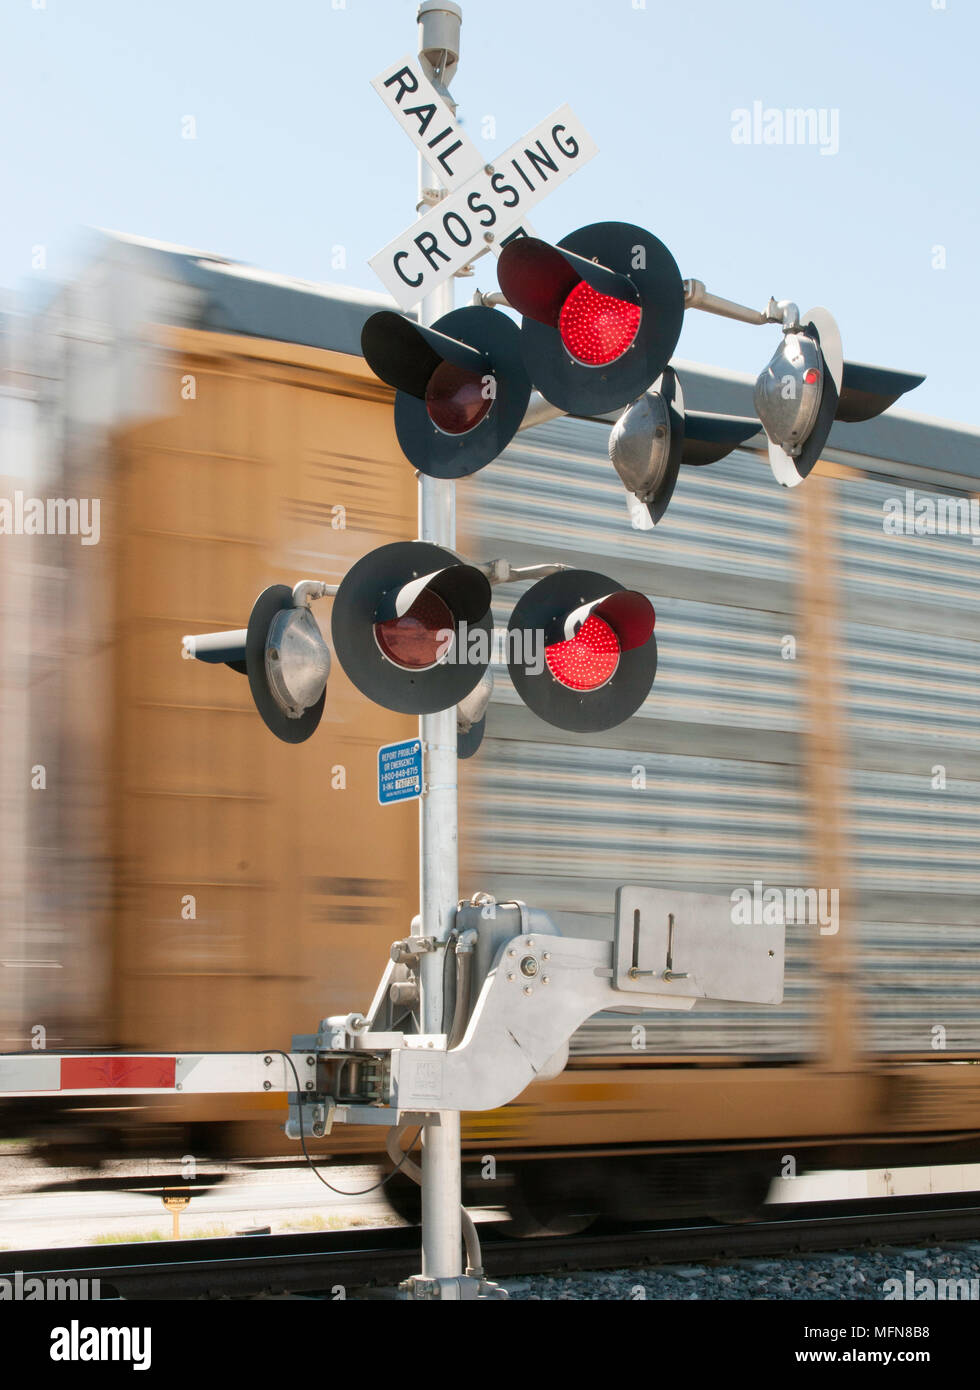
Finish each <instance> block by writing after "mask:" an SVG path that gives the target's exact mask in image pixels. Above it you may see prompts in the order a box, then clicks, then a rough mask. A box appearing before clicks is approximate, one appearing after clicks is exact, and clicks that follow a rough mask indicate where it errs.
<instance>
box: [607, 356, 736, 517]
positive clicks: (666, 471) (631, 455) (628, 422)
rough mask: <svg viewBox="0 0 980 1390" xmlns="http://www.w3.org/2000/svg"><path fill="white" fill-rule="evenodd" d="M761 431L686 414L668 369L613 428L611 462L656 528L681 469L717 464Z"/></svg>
mask: <svg viewBox="0 0 980 1390" xmlns="http://www.w3.org/2000/svg"><path fill="white" fill-rule="evenodd" d="M759 428H760V426H759V422H758V420H750V419H743V418H742V417H740V416H737V415H709V414H706V413H702V412H698V411H686V412H685V410H684V393H683V391H682V389H681V383H680V379H679V378H678V376H677V373H676V372H675V371H674V370H673V368H671V367H666V368H665V369H664V372H663V374H662V375H661V376H660V378H659V379H658V380H657V381H655V382H654V384H653V385H652V386H651V387H650V389H649V391H645V392H644V394H643V395H642V396H641V397H640V399H639V400H638V401H634V402H633V404H632V405H631V406H629V407H628V409H627V410H625V411H624V412H623V414H622V415H621V416H620V417H619V419H618V420H617V421H616V423H615V424H614V425H613V427H612V429H611V431H610V433H609V457H610V459H611V460H612V464H613V467H614V468H615V469H616V472H617V473H618V474H619V476H620V479H621V480H622V483H623V486H624V487H625V488H626V491H627V492H628V493H629V494H630V496H631V498H635V499H636V500H637V501H638V502H639V503H640V504H641V505H642V506H645V507H646V508H647V511H648V513H649V516H650V523H653V524H655V523H656V522H658V521H659V520H660V519H661V517H662V516H663V514H664V512H665V511H666V510H667V507H668V504H669V503H670V499H671V497H672V496H673V492H674V487H675V485H676V482H677V475H678V473H679V471H680V467H681V464H688V465H699V466H703V465H705V464H709V463H716V462H717V461H718V460H719V459H721V458H724V457H725V455H726V454H730V453H731V451H732V450H733V449H735V448H737V447H738V445H739V444H742V443H744V442H745V440H746V439H750V438H751V437H752V435H754V434H758V432H759ZM631 510H632V505H631ZM650 523H647V525H649V524H650Z"/></svg>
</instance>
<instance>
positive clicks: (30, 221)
mask: <svg viewBox="0 0 980 1390" xmlns="http://www.w3.org/2000/svg"><path fill="white" fill-rule="evenodd" d="M945 2H946V8H945V9H944V8H942V7H941V4H942V0H673V3H665V0H646V3H645V5H642V4H641V0H492V2H491V0H463V42H462V49H463V56H462V62H461V66H460V71H459V74H458V75H457V78H456V81H455V84H454V91H455V94H456V96H457V99H458V101H459V107H460V115H461V117H462V118H463V119H464V121H465V122H466V123H467V126H468V129H469V131H470V134H471V135H472V137H473V138H474V139H475V140H476V141H477V143H480V142H481V128H482V122H483V118H484V117H485V116H488V115H489V116H493V117H494V118H495V121H496V136H495V138H494V139H493V140H488V141H486V142H483V144H482V147H483V148H486V150H487V154H488V157H489V156H491V155H492V154H494V153H496V152H498V151H500V150H502V149H504V148H506V146H507V145H508V144H510V143H511V142H512V141H513V140H515V139H517V138H518V137H520V136H521V135H522V134H523V133H524V131H525V130H527V129H529V128H530V127H531V126H533V125H534V124H536V123H537V122H538V121H539V120H540V119H541V118H542V117H543V116H545V115H547V114H548V113H549V112H550V111H552V110H553V109H554V108H555V107H556V106H558V105H560V104H561V103H562V102H564V101H569V102H570V103H571V104H572V106H573V107H574V109H575V111H576V113H577V114H578V116H579V117H580V118H581V120H582V121H583V122H584V124H585V125H586V127H587V128H588V129H589V130H590V132H591V133H592V135H593V137H594V138H595V140H596V141H597V143H598V145H599V149H600V153H599V155H598V156H597V158H596V159H594V160H593V161H592V163H591V164H589V165H588V166H586V167H585V168H584V169H582V170H581V171H580V172H578V173H577V174H576V175H575V176H574V177H573V178H571V179H570V180H569V181H568V182H567V183H566V184H565V185H564V187H563V188H561V189H559V190H557V191H556V192H555V193H554V194H553V195H551V196H550V197H549V198H547V199H546V200H545V201H544V202H543V203H542V204H540V205H539V207H538V208H537V209H536V210H535V212H534V214H533V222H534V225H535V228H536V229H537V231H538V233H539V234H540V235H542V236H545V237H547V238H550V239H557V238H558V237H560V236H561V235H563V234H564V233H566V232H568V231H570V230H572V229H573V228H574V227H576V226H579V225H581V224H582V223H585V222H589V221H594V220H598V219H601V218H606V217H608V218H614V219H622V220H624V221H633V222H637V223H640V224H641V225H644V226H647V227H649V228H650V229H651V230H653V231H655V232H656V234H657V235H658V236H659V237H660V238H661V239H662V240H663V241H665V242H666V243H667V245H668V246H669V247H670V248H671V250H672V251H673V253H674V256H675V258H676V260H677V262H678V264H679V266H680V269H681V273H682V274H683V275H685V276H692V277H697V278H699V279H701V280H704V281H705V282H706V283H707V285H708V287H709V289H712V290H715V291H716V292H717V293H720V294H723V295H725V296H727V297H729V298H735V299H740V300H742V301H743V302H746V303H749V304H753V305H760V306H761V305H762V304H764V303H765V302H766V300H767V299H768V297H769V295H770V294H775V295H776V297H777V298H789V299H794V300H796V302H797V303H798V304H799V305H800V307H801V308H808V307H810V306H811V305H814V304H824V305H826V306H827V307H828V308H830V309H831V310H832V311H833V312H834V313H835V314H836V316H837V318H838V321H839V323H840V326H841V330H842V335H843V340H844V348H845V353H846V355H847V356H848V357H851V358H853V359H854V360H857V361H866V362H877V363H880V364H881V365H884V366H890V367H898V368H904V369H908V370H917V371H924V372H926V373H928V375H929V380H928V381H927V382H926V383H925V385H924V386H922V387H921V388H920V389H919V390H918V391H917V392H916V393H915V395H914V396H910V397H908V398H907V404H908V407H909V408H910V409H915V410H917V411H921V412H925V413H928V414H932V415H938V416H944V417H947V418H949V419H955V420H963V421H967V422H970V423H972V424H980V396H978V393H977V390H976V387H975V381H976V375H977V373H976V364H975V361H974V357H973V353H972V351H970V343H971V339H972V334H973V332H975V329H974V327H973V325H974V323H975V321H976V319H977V316H978V308H980V259H978V246H980V236H978V231H980V228H978V221H980V219H978V203H980V195H978V184H980V179H978V170H980V155H978V149H980V115H978V110H980V107H978V100H977V87H978V74H977V62H978V55H980V4H978V3H977V0H945ZM41 4H42V0H33V3H32V0H0V44H2V49H3V53H4V55H5V61H4V65H3V69H4V75H3V82H2V83H0V122H2V129H3V131H4V139H3V142H2V151H0V179H2V183H0V187H2V189H3V205H4V211H3V217H2V220H0V285H2V286H6V287H9V288H15V289H20V290H31V289H32V287H33V289H35V290H36V289H41V288H43V285H44V284H50V283H51V282H52V281H54V280H57V279H60V278H65V277H67V276H68V275H70V274H71V271H72V269H73V267H74V266H76V265H77V264H78V258H79V255H80V254H81V250H82V248H83V246H84V244H85V243H84V237H83V234H82V229H83V228H84V227H85V226H87V225H88V226H104V227H110V228H114V229H118V230H122V231H127V232H132V233H136V234H138V235H141V236H147V237H153V238H159V239H161V240H165V241H171V242H177V243H181V244H186V245H190V246H195V247H198V248H201V249H205V250H209V251H213V252H217V253H220V254H223V255H226V256H229V257H231V258H233V259H236V260H243V261H247V262H250V263H252V264H255V265H258V266H261V267H263V268H266V269H270V270H275V271H279V272H282V273H284V274H289V275H296V276H300V277H302V278H304V279H309V280H319V281H334V282H342V283H346V284H349V285H357V286H361V287H364V288H378V289H379V288H380V285H379V284H377V282H375V281H374V277H373V275H372V272H371V271H370V269H369V267H368V265H367V258H368V257H369V256H371V255H373V254H374V252H375V251H377V250H379V249H380V248H381V247H382V246H383V245H384V244H385V243H387V242H388V241H389V240H391V239H392V238H393V237H394V236H395V235H396V234H397V233H398V232H399V231H401V230H402V229H403V227H405V226H406V225H407V224H408V223H409V222H410V221H411V220H412V218H413V216H414V205H415V179H416V161H415V154H414V150H413V148H412V147H411V145H410V144H409V142H408V140H407V139H406V137H405V136H404V135H403V134H402V133H401V132H400V131H399V130H398V129H397V127H396V126H395V123H394V121H393V119H392V117H391V116H390V115H389V114H388V112H387V111H386V110H385V108H384V107H383V105H382V103H381V101H380V100H379V98H378V97H377V96H376V94H375V93H374V92H373V91H372V90H371V87H370V86H369V79H370V78H371V77H373V76H374V75H375V74H376V73H377V72H378V71H379V70H380V69H381V68H382V67H384V66H385V65H386V64H387V63H388V62H389V61H391V60H392V59H395V58H397V57H399V56H400V55H401V54H402V53H403V52H406V51H409V50H414V48H415V34H416V28H415V15H416V4H415V3H414V0H346V3H345V4H343V5H342V4H341V2H340V0H139V3H136V2H135V0H84V2H83V3H80V2H79V0H45V3H44V4H43V7H41V8H34V6H35V5H38V6H40V5H41ZM335 6H336V8H335ZM934 6H940V7H939V8H934ZM756 101H759V102H761V103H762V105H763V107H766V108H778V109H785V108H787V107H814V108H817V109H821V108H822V109H824V110H825V111H827V112H828V113H830V112H834V111H836V112H837V113H838V115H837V120H838V122H839V151H838V152H837V153H836V154H833V155H824V154H822V153H821V150H820V147H819V146H802V147H800V146H789V145H778V144H769V145H765V144H760V145H740V144H735V143H733V140H732V130H733V122H732V112H733V111H735V110H736V109H739V108H748V109H751V107H752V105H753V102H756ZM187 115H192V116H193V117H194V118H195V122H196V132H197V138H196V139H194V140H187V139H182V138H181V121H182V118H183V117H184V116H187ZM39 244H42V245H44V246H45V247H46V249H47V268H46V270H44V271H35V270H32V268H31V251H32V247H34V246H36V245H39ZM337 245H341V246H343V247H344V248H345V250H346V258H347V263H346V268H345V269H343V270H338V269H333V268H332V267H331V256H332V248H333V247H334V246H337ZM936 247H941V248H944V250H943V252H942V253H939V252H936V251H934V248H936ZM942 255H944V256H945V263H946V268H945V269H936V268H934V265H933V262H934V260H936V259H937V258H941V256H942ZM480 265H481V267H482V269H481V272H480V275H479V278H478V281H477V283H479V284H480V285H481V286H482V287H484V288H487V287H490V285H491V284H493V279H492V276H493V264H492V261H491V259H490V258H489V257H485V258H484V260H483V261H481V263H480ZM473 283H474V282H473V281H466V282H463V284H464V286H465V288H466V292H467V297H468V294H469V290H470V289H471V287H472V285H473ZM458 302H462V294H460V296H459V297H458ZM774 332H775V330H768V329H766V330H762V329H752V328H748V327H744V326H742V325H738V324H734V323H729V322H726V321H723V320H718V319H714V318H710V317H709V316H707V315H704V314H688V315H687V320H686V324H685V329H684V334H683V337H682V339H681V342H680V346H679V348H678V356H681V357H686V358H691V359H694V360H697V361H702V362H707V363H712V364H716V365H720V366H725V367H730V368H733V369H737V370H742V371H751V372H755V371H758V370H759V369H761V367H762V366H763V364H764V362H765V361H766V360H767V358H768V356H769V353H770V351H771V350H772V347H774V346H775V342H774V340H773V333H774Z"/></svg>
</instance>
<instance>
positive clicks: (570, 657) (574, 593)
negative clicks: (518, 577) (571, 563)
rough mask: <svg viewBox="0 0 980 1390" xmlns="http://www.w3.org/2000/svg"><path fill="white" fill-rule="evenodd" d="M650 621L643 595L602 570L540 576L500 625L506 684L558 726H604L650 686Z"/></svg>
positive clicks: (624, 714) (653, 649) (653, 657)
mask: <svg viewBox="0 0 980 1390" xmlns="http://www.w3.org/2000/svg"><path fill="white" fill-rule="evenodd" d="M655 622H656V615H655V613H654V610H653V605H652V604H651V602H650V600H649V599H648V598H646V596H645V595H643V594H640V593H637V592H636V591H634V590H631V589H625V588H623V586H622V585H621V584H617V583H616V581H615V580H614V579H610V578H609V577H608V576H607V575H604V574H597V573H595V572H594V571H591V570H562V571H560V572H559V573H557V574H551V575H548V576H547V578H545V579H541V580H539V581H538V583H537V584H535V585H534V586H533V587H532V588H530V589H529V590H528V591H527V593H526V594H524V595H523V596H522V597H521V598H520V599H519V601H518V602H517V604H516V606H515V608H514V611H513V613H512V615H511V619H510V623H509V624H508V627H509V630H510V634H511V636H510V638H509V646H508V650H509V652H510V653H511V655H510V659H509V661H508V668H509V670H510V676H511V680H512V681H513V683H514V688H515V690H516V691H517V693H518V695H520V697H521V699H522V700H523V701H524V703H525V704H526V705H527V706H528V708H529V709H531V710H533V711H534V713H535V714H537V715H538V716H539V717H540V718H542V719H544V720H545V721H546V722H547V723H549V724H554V725H556V726H557V727H558V728H560V729H570V730H574V731H578V732H595V731H597V730H599V729H611V728H613V727H614V726H615V725H617V724H621V723H623V721H624V720H626V719H628V718H629V717H630V715H632V714H634V713H635V712H636V711H637V710H638V709H639V707H640V705H641V704H642V703H643V701H644V700H645V699H646V697H647V695H648V694H649V692H650V687H651V686H652V685H653V681H654V677H655V676H656V672H657V643H656V639H655V637H654V635H653V629H654V624H655ZM515 638H516V640H515Z"/></svg>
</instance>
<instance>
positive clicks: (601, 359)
mask: <svg viewBox="0 0 980 1390" xmlns="http://www.w3.org/2000/svg"><path fill="white" fill-rule="evenodd" d="M640 314H641V310H640V306H639V304H630V303H629V301H628V300H626V299H615V298H613V296H612V295H608V294H600V293H599V291H598V290H594V289H593V288H592V286H591V285H589V284H587V283H586V282H585V281H584V280H580V281H579V283H578V284H577V285H576V286H575V288H574V289H573V290H572V292H571V294H570V295H569V296H568V298H567V299H566V300H565V302H564V304H563V305H562V307H561V313H560V314H559V316H558V331H559V332H560V333H561V340H562V342H563V343H564V344H565V347H566V348H567V349H568V351H569V352H570V353H571V355H572V356H573V357H574V358H575V359H576V360H577V361H579V362H584V363H585V364H586V366H589V367H601V366H604V365H605V364H606V363H607V362H615V360H616V358H617V357H622V355H623V353H624V352H625V351H626V349H627V348H628V347H629V346H630V344H631V343H632V342H633V340H634V338H635V337H636V334H637V331H638V329H639V327H640Z"/></svg>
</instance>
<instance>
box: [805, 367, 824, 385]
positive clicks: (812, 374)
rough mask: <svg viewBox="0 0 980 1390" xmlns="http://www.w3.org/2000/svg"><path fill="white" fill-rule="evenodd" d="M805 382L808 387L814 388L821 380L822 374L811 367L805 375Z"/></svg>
mask: <svg viewBox="0 0 980 1390" xmlns="http://www.w3.org/2000/svg"><path fill="white" fill-rule="evenodd" d="M803 380H804V381H805V382H806V384H807V386H813V385H815V384H816V382H818V381H819V380H820V373H819V372H818V371H817V369H816V368H815V367H811V368H810V369H809V370H808V371H807V372H805V373H804V376H803Z"/></svg>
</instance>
